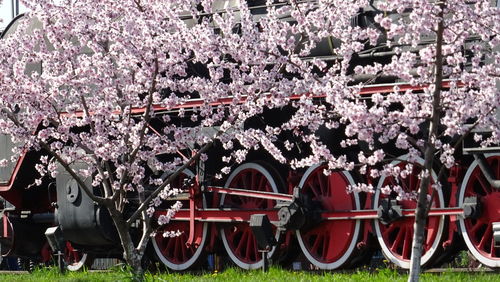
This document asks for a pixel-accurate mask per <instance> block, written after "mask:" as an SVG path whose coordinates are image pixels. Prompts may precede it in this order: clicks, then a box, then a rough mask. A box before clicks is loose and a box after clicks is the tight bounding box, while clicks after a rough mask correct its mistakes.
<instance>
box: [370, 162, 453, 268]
mask: <svg viewBox="0 0 500 282" xmlns="http://www.w3.org/2000/svg"><path fill="white" fill-rule="evenodd" d="M399 159H403V160H404V159H406V157H405V156H403V157H400V158H399ZM418 163H419V164H423V163H424V160H423V159H419V160H418ZM393 165H394V166H399V167H400V168H401V169H404V168H405V166H406V165H407V163H406V162H404V161H403V162H401V161H395V162H393ZM421 170H422V169H421V167H420V166H418V165H413V170H412V172H411V173H410V174H409V175H408V176H407V177H406V178H401V177H397V178H395V177H392V176H389V177H381V178H380V180H379V183H378V187H377V190H376V192H375V195H374V201H373V204H374V206H373V208H375V209H376V208H378V207H379V206H380V205H381V203H382V201H383V200H385V199H386V200H396V205H399V206H401V208H402V209H413V210H414V209H415V208H416V206H417V202H416V199H400V200H398V199H397V194H396V193H395V192H392V193H391V194H389V195H385V194H383V193H381V188H382V187H384V186H386V185H389V186H394V185H400V186H401V188H402V189H403V191H404V192H406V193H410V194H411V193H414V194H415V195H416V193H417V191H418V188H419V186H420V178H419V174H420V172H421ZM435 181H436V174H435V173H434V172H432V179H431V185H432V183H434V182H435ZM432 192H433V188H432V187H429V188H428V193H429V195H430V194H432ZM432 207H436V208H437V207H444V198H443V194H442V191H441V190H437V191H436V195H435V196H434V197H433V200H432ZM414 223H415V218H414V217H404V218H400V219H397V220H395V221H393V222H390V223H389V224H384V223H382V222H381V221H379V220H375V221H374V226H375V233H376V236H377V239H378V241H379V243H380V247H381V249H382V253H383V254H384V255H385V256H386V257H387V259H389V260H390V261H391V262H392V263H394V264H395V265H397V266H398V267H401V268H405V269H408V268H409V267H410V258H411V248H412V242H413V230H414V228H413V225H414ZM444 224H445V218H444V216H430V217H428V220H427V223H426V226H425V234H424V244H423V250H422V258H421V265H422V266H426V265H429V264H430V263H431V262H432V261H433V260H434V259H435V258H437V257H438V256H439V255H440V252H441V248H440V247H441V246H440V243H441V239H442V237H443V228H444Z"/></svg>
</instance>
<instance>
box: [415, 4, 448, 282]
mask: <svg viewBox="0 0 500 282" xmlns="http://www.w3.org/2000/svg"><path fill="white" fill-rule="evenodd" d="M440 8H441V11H440V12H439V18H440V19H441V21H440V22H439V23H438V29H437V31H436V64H435V68H436V77H435V83H434V86H435V89H434V93H433V101H432V117H431V122H430V125H429V136H428V138H427V144H426V147H425V152H424V169H423V171H422V172H423V178H422V181H421V182H420V187H419V188H418V200H417V208H416V211H415V223H414V225H413V227H414V232H413V243H412V252H411V259H410V275H409V276H408V281H410V282H413V281H418V280H419V278H420V262H421V257H422V253H423V251H422V247H423V243H424V234H425V223H426V222H427V214H428V211H427V206H428V203H427V193H428V190H429V189H428V188H429V184H430V180H431V177H432V166H433V163H434V153H435V152H436V149H435V146H434V140H436V139H437V133H438V126H439V122H440V115H441V113H440V111H441V109H440V104H441V87H442V83H443V54H442V47H443V31H444V23H443V20H444V18H443V9H444V8H445V4H444V0H443V2H441V4H440ZM436 181H439V179H436Z"/></svg>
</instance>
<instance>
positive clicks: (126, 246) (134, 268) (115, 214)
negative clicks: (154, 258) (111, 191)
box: [107, 204, 144, 281]
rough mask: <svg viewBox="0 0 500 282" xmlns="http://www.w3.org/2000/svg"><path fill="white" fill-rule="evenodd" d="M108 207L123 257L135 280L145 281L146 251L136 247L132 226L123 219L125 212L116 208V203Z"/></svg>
mask: <svg viewBox="0 0 500 282" xmlns="http://www.w3.org/2000/svg"><path fill="white" fill-rule="evenodd" d="M107 208H108V210H109V213H110V215H111V218H112V219H113V223H114V224H115V226H116V230H117V231H118V236H119V237H120V243H121V246H122V248H123V258H124V259H125V262H126V263H127V265H128V266H129V267H130V270H131V272H132V273H131V274H132V276H133V281H144V269H143V268H142V256H143V254H144V252H143V251H142V250H137V248H136V247H135V245H134V241H133V240H132V237H131V236H130V228H129V226H128V225H127V222H126V221H125V220H124V219H123V214H122V213H121V212H119V211H117V210H116V209H115V207H114V204H111V206H107Z"/></svg>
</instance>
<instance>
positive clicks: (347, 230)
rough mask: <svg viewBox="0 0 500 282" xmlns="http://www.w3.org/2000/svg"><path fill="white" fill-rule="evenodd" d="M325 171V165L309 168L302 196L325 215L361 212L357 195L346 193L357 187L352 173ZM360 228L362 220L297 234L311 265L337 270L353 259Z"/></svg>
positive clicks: (326, 224) (325, 224)
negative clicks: (326, 213)
mask: <svg viewBox="0 0 500 282" xmlns="http://www.w3.org/2000/svg"><path fill="white" fill-rule="evenodd" d="M324 169H325V166H323V165H315V166H312V167H310V168H309V169H308V170H307V171H306V172H305V174H304V176H303V177H302V179H301V181H300V184H299V187H301V191H300V192H301V193H303V194H309V195H310V197H311V198H312V200H313V201H317V202H319V203H320V204H321V210H324V211H348V210H357V209H359V207H360V203H359V197H358V194H357V193H349V192H348V191H347V186H348V185H354V184H355V182H354V180H353V179H352V176H351V175H350V173H348V172H346V171H334V172H332V173H331V174H330V175H329V176H327V175H325V174H324V173H323V171H324ZM360 226H361V223H360V221H359V220H330V221H323V222H321V223H320V224H318V225H317V226H315V227H313V228H311V229H308V230H297V240H298V242H299V245H300V248H301V249H302V252H303V253H304V255H305V256H306V257H307V259H308V260H309V261H310V262H311V263H312V264H314V265H315V266H317V267H319V268H321V269H335V268H339V267H341V266H343V265H345V264H346V263H348V262H349V261H350V259H351V258H352V257H353V253H354V251H355V246H356V243H357V242H358V238H359V230H360ZM333 238H335V239H333Z"/></svg>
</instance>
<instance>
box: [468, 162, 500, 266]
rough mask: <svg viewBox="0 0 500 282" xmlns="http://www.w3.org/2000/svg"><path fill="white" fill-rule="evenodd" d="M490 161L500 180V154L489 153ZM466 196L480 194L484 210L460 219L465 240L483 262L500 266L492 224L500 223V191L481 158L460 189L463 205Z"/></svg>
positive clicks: (478, 196)
mask: <svg viewBox="0 0 500 282" xmlns="http://www.w3.org/2000/svg"><path fill="white" fill-rule="evenodd" d="M486 161H487V163H488V164H489V165H490V167H491V169H492V171H493V174H494V175H493V177H496V179H500V154H488V155H486ZM466 197H477V198H478V199H479V202H480V204H481V205H480V207H481V209H480V213H479V217H478V218H465V219H464V218H461V219H460V231H461V232H462V236H463V238H464V241H465V243H466V244H467V247H468V248H469V250H470V252H471V253H472V254H473V255H474V257H475V258H476V259H477V260H479V261H480V262H481V263H482V264H484V265H486V266H489V267H500V247H495V240H494V237H493V230H492V224H493V223H494V222H500V209H499V204H498V203H499V202H500V191H498V190H497V189H495V188H493V187H492V186H491V185H490V184H489V183H488V181H487V180H486V178H485V177H484V175H483V173H482V172H481V169H480V168H479V164H478V162H477V161H474V162H473V163H472V164H471V165H470V166H469V169H467V172H466V173H465V177H464V179H463V182H462V186H461V189H460V197H459V203H460V205H462V204H463V203H464V200H465V198H466Z"/></svg>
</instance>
